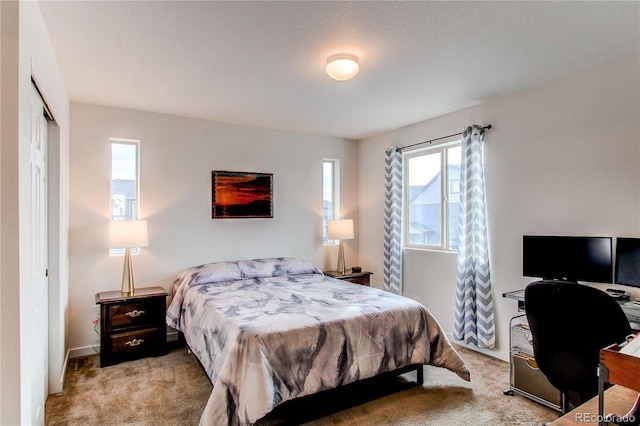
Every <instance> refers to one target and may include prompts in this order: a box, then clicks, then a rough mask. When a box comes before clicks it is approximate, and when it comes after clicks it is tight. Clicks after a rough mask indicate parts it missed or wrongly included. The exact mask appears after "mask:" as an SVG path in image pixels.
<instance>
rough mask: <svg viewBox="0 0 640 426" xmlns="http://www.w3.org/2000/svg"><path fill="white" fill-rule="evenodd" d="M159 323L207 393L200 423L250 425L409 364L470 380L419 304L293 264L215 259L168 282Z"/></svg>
mask: <svg viewBox="0 0 640 426" xmlns="http://www.w3.org/2000/svg"><path fill="white" fill-rule="evenodd" d="M172 292H173V299H172V301H171V304H170V305H169V308H168V309H167V324H168V325H169V326H171V327H174V328H176V329H177V330H179V331H180V332H181V333H183V335H184V339H185V341H186V343H187V345H188V346H189V348H190V349H191V350H192V351H193V353H194V354H195V356H196V357H197V358H198V360H199V361H200V363H201V364H202V366H203V368H204V370H205V371H206V373H207V375H208V376H209V379H210V380H211V383H212V384H213V390H212V392H211V396H210V397H209V400H208V402H207V405H206V407H205V409H204V412H203V413H202V417H201V419H200V423H201V424H203V425H222V424H225V425H226V424H228V425H246V424H253V423H255V422H256V421H257V420H259V419H260V418H262V417H263V416H265V415H266V414H267V413H269V412H270V411H272V410H273V409H274V408H275V407H276V406H278V405H280V404H282V403H283V402H285V401H288V400H292V399H294V398H299V397H302V396H305V395H310V394H314V393H317V392H320V391H323V390H326V389H333V388H336V387H338V386H341V385H344V384H348V383H352V382H355V381H358V380H362V379H367V378H370V377H374V376H377V375H379V374H382V373H385V372H389V371H396V370H401V369H403V368H406V367H408V366H413V365H423V364H431V365H435V366H440V367H444V368H447V369H450V370H451V371H453V372H455V373H457V374H458V375H459V376H460V377H462V378H463V379H465V380H470V375H469V370H468V369H467V366H466V365H465V363H464V361H463V360H462V359H461V358H460V356H459V355H458V353H457V352H456V351H455V349H454V348H453V347H452V346H451V344H450V343H449V341H448V339H447V337H446V335H445V334H444V332H443V331H442V329H441V327H440V325H439V324H438V322H437V321H436V319H435V318H434V317H433V316H432V315H431V314H430V313H429V311H428V310H427V309H426V308H425V307H424V306H422V305H421V304H419V303H417V302H415V301H413V300H411V299H408V298H405V297H402V296H397V295H394V294H391V293H388V292H385V291H382V290H378V289H375V288H370V287H366V286H362V285H358V284H352V283H348V282H345V281H341V280H337V279H334V278H331V277H328V276H325V275H323V274H322V272H321V271H320V270H319V269H318V268H317V267H316V266H315V265H313V264H311V263H309V262H307V261H305V260H303V259H297V258H270V259H254V260H241V261H231V262H217V263H209V264H206V265H201V266H197V267H194V268H190V269H188V270H186V271H184V272H183V273H181V274H180V275H178V277H177V278H176V279H175V281H174V283H173V289H172Z"/></svg>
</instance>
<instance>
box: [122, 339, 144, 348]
mask: <svg viewBox="0 0 640 426" xmlns="http://www.w3.org/2000/svg"><path fill="white" fill-rule="evenodd" d="M143 342H144V339H133V340H129V341H128V342H125V343H124V344H125V346H131V347H134V346H140V344H142V343H143Z"/></svg>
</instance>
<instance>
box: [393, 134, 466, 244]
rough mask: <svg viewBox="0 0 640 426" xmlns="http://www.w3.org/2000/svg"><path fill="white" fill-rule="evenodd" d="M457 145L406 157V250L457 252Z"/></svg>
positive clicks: (458, 183) (430, 149)
mask: <svg viewBox="0 0 640 426" xmlns="http://www.w3.org/2000/svg"><path fill="white" fill-rule="evenodd" d="M460 154H461V148H460V142H459V141H458V142H455V143H452V144H445V145H440V146H436V147H432V148H427V149H424V150H420V151H416V152H412V153H409V154H406V156H405V159H406V160H405V162H404V164H405V171H404V176H405V197H404V199H405V218H406V220H405V228H404V232H405V238H404V240H405V241H406V245H407V246H408V247H416V248H434V249H441V250H457V248H458V242H459V236H458V233H459V225H458V220H459V211H460V210H459V206H460Z"/></svg>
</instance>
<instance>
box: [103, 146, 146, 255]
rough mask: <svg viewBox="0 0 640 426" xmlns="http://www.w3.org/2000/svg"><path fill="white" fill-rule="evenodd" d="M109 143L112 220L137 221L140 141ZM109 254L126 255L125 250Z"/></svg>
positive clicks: (112, 251) (112, 250) (132, 251)
mask: <svg viewBox="0 0 640 426" xmlns="http://www.w3.org/2000/svg"><path fill="white" fill-rule="evenodd" d="M109 141H110V143H111V220H137V219H138V206H139V195H138V194H139V181H140V179H139V167H138V165H139V155H138V151H139V144H140V141H137V140H130V139H113V138H112V139H109ZM131 253H137V249H132V250H131ZM109 254H124V249H110V251H109Z"/></svg>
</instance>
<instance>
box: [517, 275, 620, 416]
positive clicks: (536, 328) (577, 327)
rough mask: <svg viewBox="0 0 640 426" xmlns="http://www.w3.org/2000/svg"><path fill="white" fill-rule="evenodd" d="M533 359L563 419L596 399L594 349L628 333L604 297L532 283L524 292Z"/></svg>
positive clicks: (580, 288) (560, 284) (576, 287)
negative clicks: (555, 393)
mask: <svg viewBox="0 0 640 426" xmlns="http://www.w3.org/2000/svg"><path fill="white" fill-rule="evenodd" d="M524 306H525V311H526V314H527V320H528V321H529V327H530V329H531V337H532V340H533V354H534V356H535V359H536V362H537V364H538V367H539V368H540V371H542V373H544V375H545V376H546V377H547V379H548V380H549V382H550V383H551V384H552V385H553V386H555V387H556V388H557V389H558V390H559V391H560V392H562V394H563V396H564V397H563V407H562V408H563V413H566V412H568V411H569V406H570V405H569V404H571V405H572V406H573V407H577V406H578V405H580V404H582V403H584V402H586V401H588V400H589V399H591V398H592V397H594V396H595V395H597V394H598V376H597V367H598V363H599V354H600V349H603V348H604V347H606V346H608V345H610V344H612V343H620V342H623V341H624V339H625V337H626V336H628V335H629V334H631V333H632V331H631V326H630V325H629V320H627V318H626V317H625V315H624V312H623V311H622V308H620V306H619V305H618V303H617V302H616V301H615V300H614V299H613V298H611V296H609V295H608V294H607V293H605V292H604V291H601V290H598V289H596V288H594V287H589V286H586V285H582V284H576V283H571V282H564V281H536V282H533V283H531V284H529V285H528V286H527V287H526V288H525V291H524Z"/></svg>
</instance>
